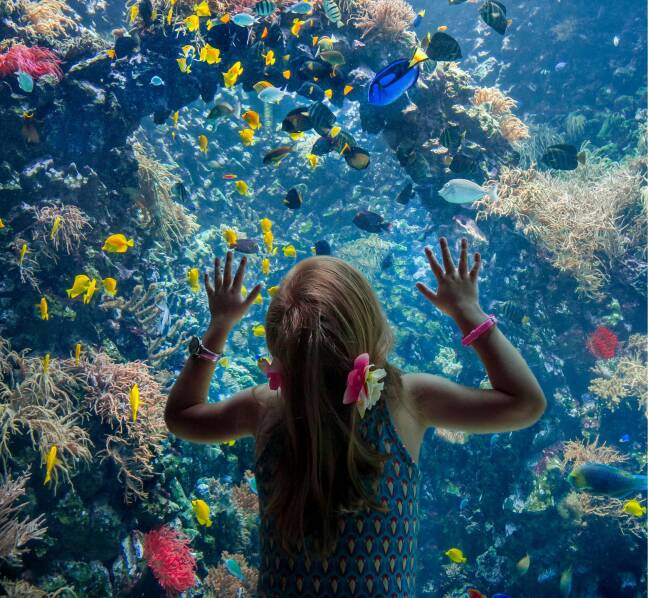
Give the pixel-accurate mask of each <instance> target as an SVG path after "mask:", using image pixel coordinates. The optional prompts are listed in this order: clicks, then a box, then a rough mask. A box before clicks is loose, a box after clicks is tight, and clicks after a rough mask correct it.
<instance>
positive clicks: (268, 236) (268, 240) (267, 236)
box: [263, 230, 274, 252]
mask: <svg viewBox="0 0 648 598" xmlns="http://www.w3.org/2000/svg"><path fill="white" fill-rule="evenodd" d="M273 241H274V235H273V234H272V231H271V230H267V231H265V232H264V233H263V242H264V243H265V246H266V249H267V250H268V251H270V252H272V243H273Z"/></svg>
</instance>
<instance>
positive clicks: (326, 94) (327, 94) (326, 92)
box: [324, 89, 333, 100]
mask: <svg viewBox="0 0 648 598" xmlns="http://www.w3.org/2000/svg"><path fill="white" fill-rule="evenodd" d="M324 95H325V96H326V97H327V98H328V99H329V100H330V99H331V98H332V97H333V90H332V89H327V90H325V91H324Z"/></svg>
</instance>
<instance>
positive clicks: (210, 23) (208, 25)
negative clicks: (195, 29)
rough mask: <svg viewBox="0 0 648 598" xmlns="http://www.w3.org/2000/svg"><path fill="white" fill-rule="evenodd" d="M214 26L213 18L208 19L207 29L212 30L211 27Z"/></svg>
mask: <svg viewBox="0 0 648 598" xmlns="http://www.w3.org/2000/svg"><path fill="white" fill-rule="evenodd" d="M213 26H214V21H212V20H211V19H208V20H207V31H211V28H212V27H213Z"/></svg>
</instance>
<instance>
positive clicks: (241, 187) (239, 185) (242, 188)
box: [234, 181, 248, 195]
mask: <svg viewBox="0 0 648 598" xmlns="http://www.w3.org/2000/svg"><path fill="white" fill-rule="evenodd" d="M234 185H235V187H236V190H237V191H238V192H239V193H240V194H241V195H247V194H248V186H247V183H246V182H245V181H236V183H234Z"/></svg>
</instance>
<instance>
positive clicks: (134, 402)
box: [129, 384, 140, 422]
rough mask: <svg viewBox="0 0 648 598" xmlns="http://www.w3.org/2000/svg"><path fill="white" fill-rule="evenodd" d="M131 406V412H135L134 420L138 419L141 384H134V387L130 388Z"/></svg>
mask: <svg viewBox="0 0 648 598" xmlns="http://www.w3.org/2000/svg"><path fill="white" fill-rule="evenodd" d="M129 400H130V408H131V413H132V414H133V421H134V422H136V421H137V410H138V409H139V404H140V393H139V386H138V385H137V384H133V387H132V388H131V389H130V396H129Z"/></svg>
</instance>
